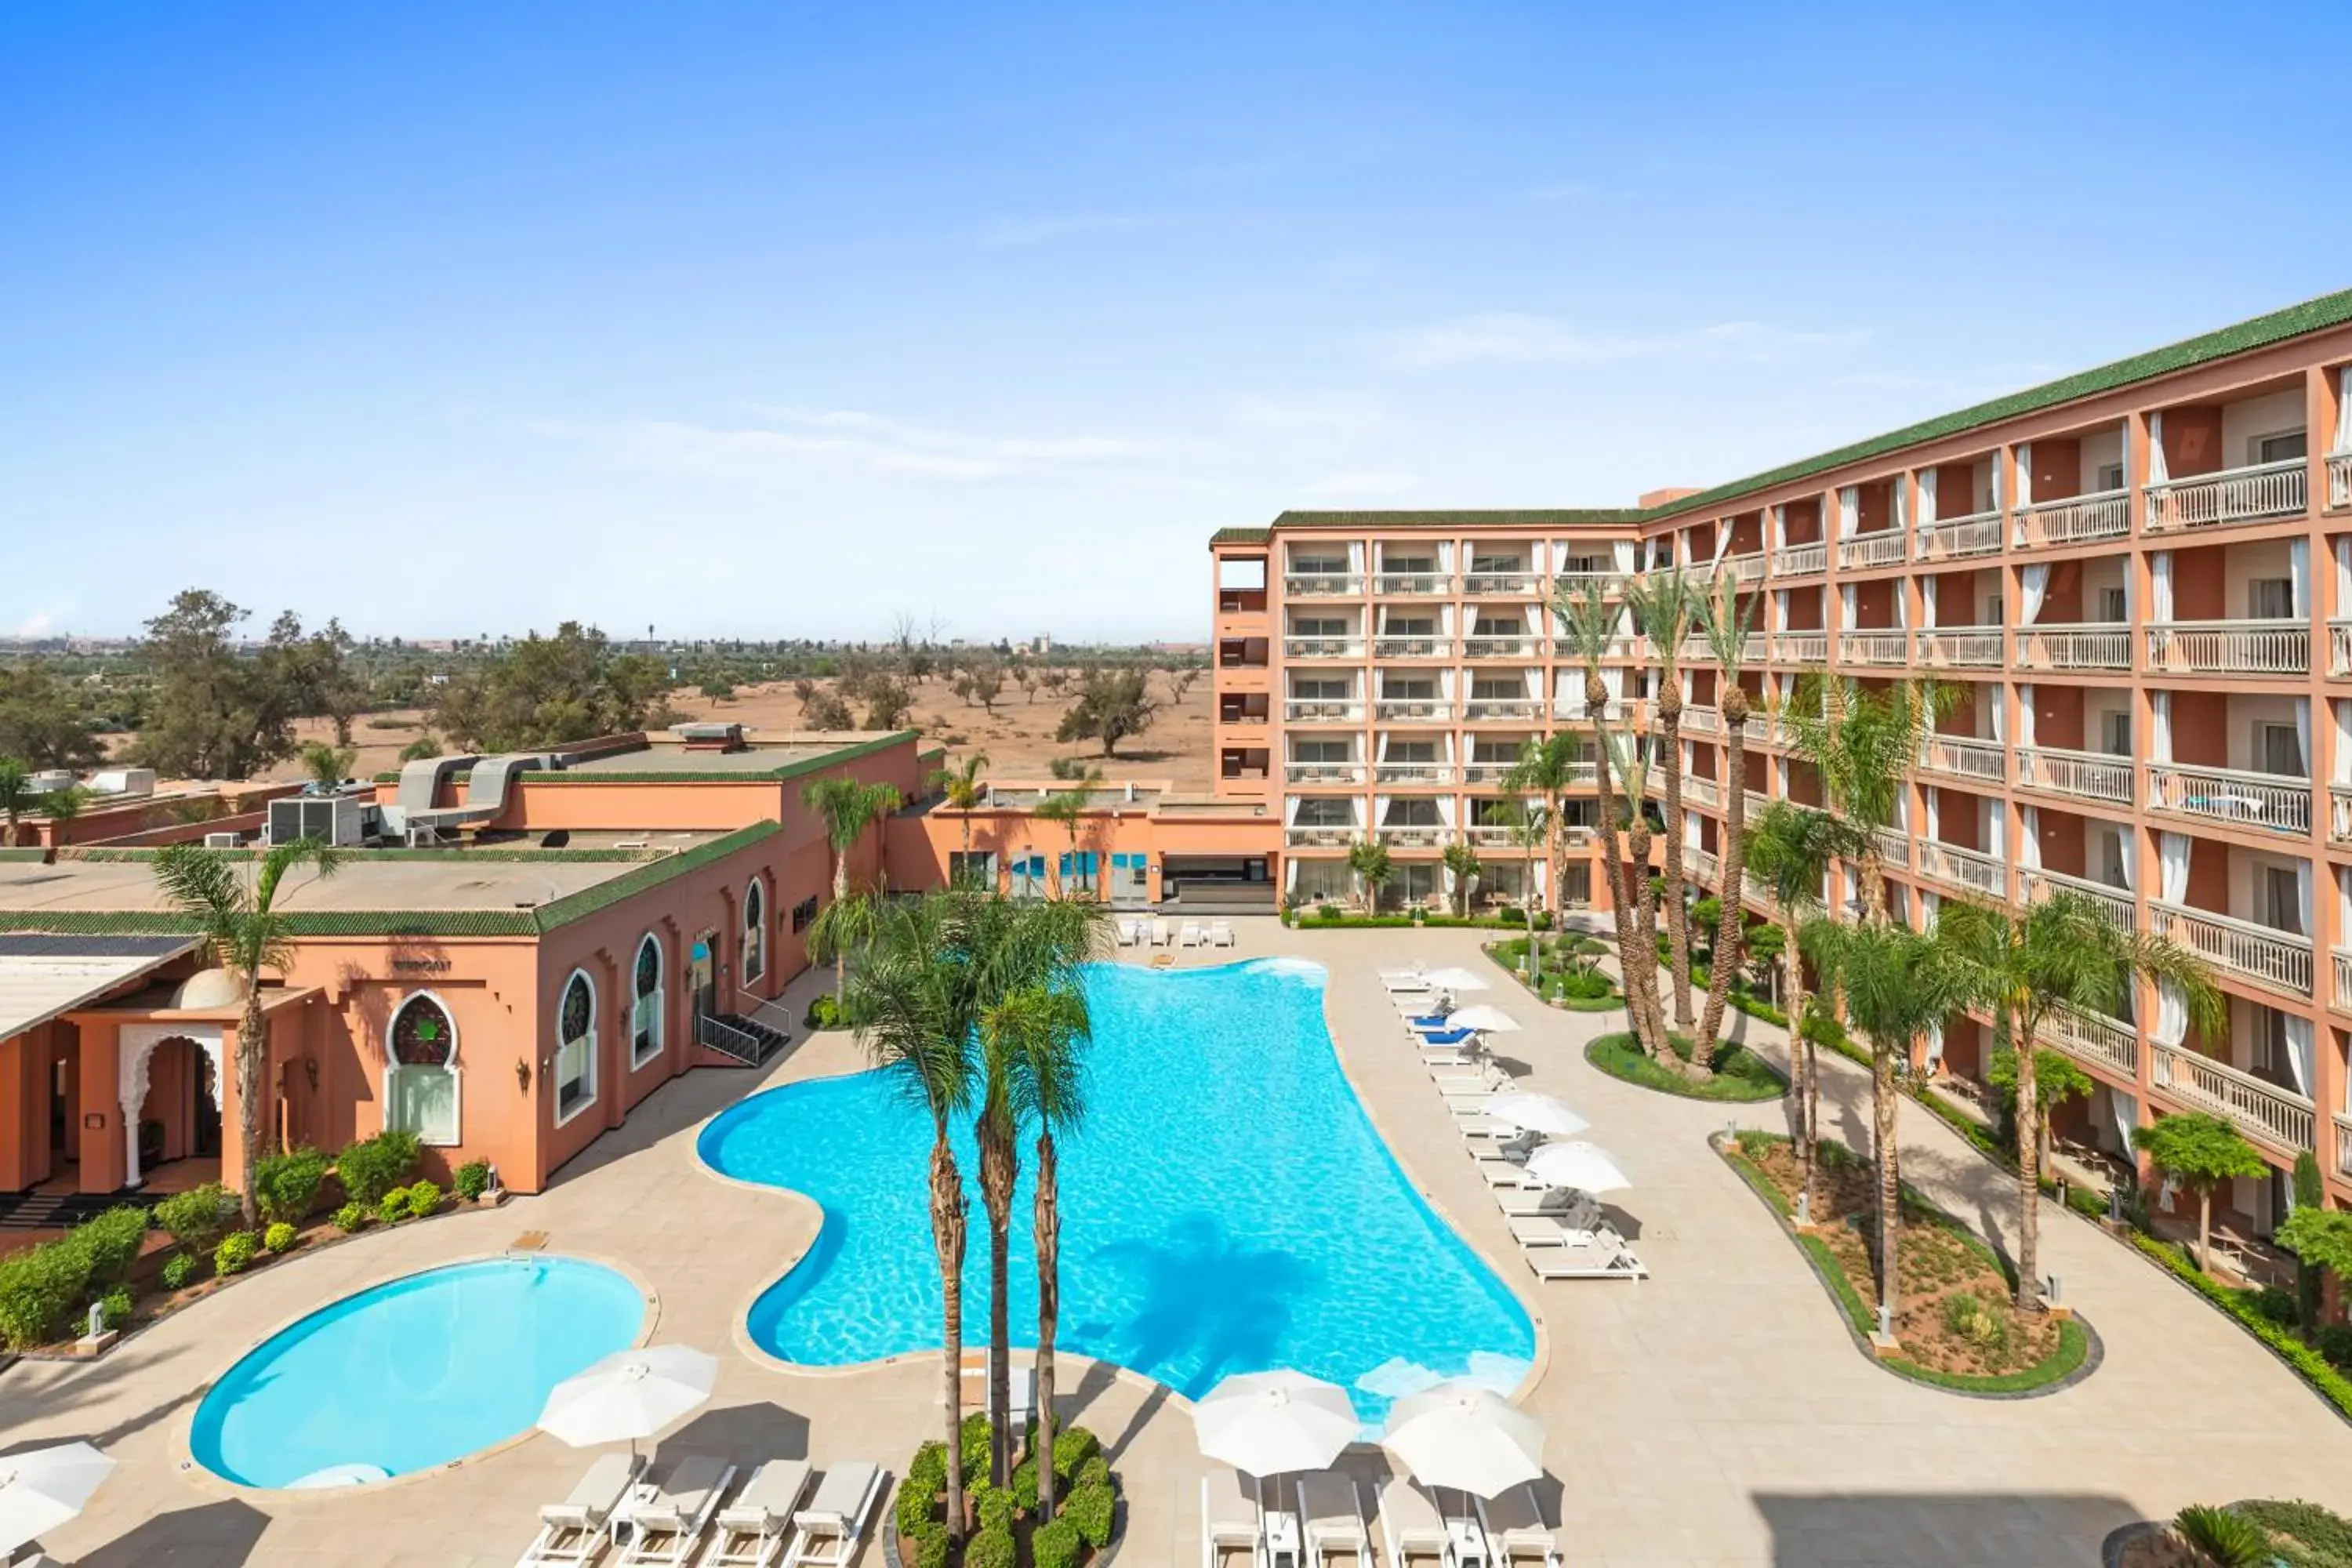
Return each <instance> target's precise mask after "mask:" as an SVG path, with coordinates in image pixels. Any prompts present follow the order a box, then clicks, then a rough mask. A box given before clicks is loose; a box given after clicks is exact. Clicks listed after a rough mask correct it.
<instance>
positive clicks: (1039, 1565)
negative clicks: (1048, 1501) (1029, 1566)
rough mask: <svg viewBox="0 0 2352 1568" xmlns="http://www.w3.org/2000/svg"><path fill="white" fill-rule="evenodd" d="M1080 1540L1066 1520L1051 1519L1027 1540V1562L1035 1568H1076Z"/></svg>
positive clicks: (1075, 1529) (1072, 1526) (1075, 1530)
mask: <svg viewBox="0 0 2352 1568" xmlns="http://www.w3.org/2000/svg"><path fill="white" fill-rule="evenodd" d="M1081 1544H1082V1538H1081V1537H1080V1536H1079V1534H1078V1527H1077V1526H1076V1525H1075V1524H1072V1523H1071V1522H1070V1521H1068V1520H1066V1519H1053V1520H1048V1521H1045V1523H1044V1524H1041V1525H1039V1526H1038V1527H1037V1532H1036V1533H1035V1534H1034V1535H1032V1536H1031V1537H1030V1538H1029V1561H1030V1562H1031V1563H1033V1564H1034V1565H1035V1568H1076V1565H1077V1561H1078V1552H1079V1549H1080V1546H1081Z"/></svg>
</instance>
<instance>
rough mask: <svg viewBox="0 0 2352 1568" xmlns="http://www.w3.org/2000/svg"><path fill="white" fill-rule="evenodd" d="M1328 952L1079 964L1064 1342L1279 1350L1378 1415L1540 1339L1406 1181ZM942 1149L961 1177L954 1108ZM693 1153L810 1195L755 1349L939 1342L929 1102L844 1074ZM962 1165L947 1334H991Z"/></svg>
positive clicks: (1095, 1347)
mask: <svg viewBox="0 0 2352 1568" xmlns="http://www.w3.org/2000/svg"><path fill="white" fill-rule="evenodd" d="M1323 983H1324V972H1323V970H1322V968H1321V966H1319V965H1317V964H1312V963H1302V962H1299V961H1296V960H1258V961H1254V962H1251V963H1240V964H1234V965H1229V966H1226V967H1223V968H1218V969H1208V970H1190V971H1172V972H1171V971H1153V970H1147V969H1142V968H1139V967H1136V966H1133V965H1125V964H1097V965H1095V966H1093V967H1092V968H1091V969H1090V970H1089V971H1088V973H1087V996H1088V1000H1089V1002H1090V1004H1091V1006H1092V1010H1093V1016H1094V1026H1095V1043H1094V1048H1093V1052H1092V1055H1091V1058H1090V1069H1089V1081H1088V1085H1087V1101H1088V1104H1089V1107H1090V1114H1089V1117H1088V1119H1087V1123H1086V1125H1085V1126H1084V1127H1083V1128H1082V1129H1081V1130H1080V1131H1078V1132H1077V1133H1076V1135H1074V1136H1073V1137H1070V1138H1068V1139H1066V1140H1064V1141H1063V1143H1062V1146H1061V1173H1062V1184H1061V1195H1062V1313H1061V1328H1060V1335H1059V1343H1060V1345H1061V1346H1062V1348H1064V1349H1066V1350H1069V1351H1072V1352H1077V1353H1079V1354H1082V1355H1087V1356H1092V1357H1095V1358H1097V1359H1099V1360H1104V1361H1110V1362H1116V1363H1118V1364H1120V1365H1122V1366H1126V1367H1129V1368H1132V1369H1134V1370H1135V1371H1138V1372H1141V1373H1147V1374H1149V1375H1150V1376H1151V1377H1154V1378H1157V1379H1158V1380H1160V1382H1162V1383H1165V1384H1169V1385H1170V1386H1171V1387H1172V1388H1174V1389H1176V1390H1177V1391H1178V1392H1180V1393H1182V1394H1188V1395H1198V1394H1202V1393H1204V1392H1205V1391H1206V1390H1207V1389H1208V1388H1209V1387H1210V1386H1211V1385H1213V1384H1215V1383H1216V1381H1217V1380H1218V1379H1219V1378H1221V1377H1223V1376H1225V1375H1226V1374H1227V1373H1236V1372H1250V1371H1258V1370H1263V1369H1265V1368H1270V1367H1295V1368H1297V1369H1298V1370H1300V1371H1303V1372H1307V1373H1314V1374H1315V1375H1317V1376H1319V1377H1325V1378H1328V1379H1330V1380H1331V1381H1333V1382H1335V1383H1338V1384H1342V1385H1347V1386H1350V1387H1352V1388H1353V1389H1354V1390H1355V1392H1356V1396H1357V1405H1358V1407H1359V1408H1360V1410H1361V1411H1362V1412H1363V1414H1364V1415H1365V1416H1366V1418H1367V1419H1376V1418H1377V1417H1378V1416H1379V1415H1380V1414H1381V1412H1382V1411H1383V1410H1384V1409H1385V1408H1386V1405H1387V1402H1388V1400H1389V1398H1391V1397H1392V1396H1394V1395H1396V1394H1402V1393H1405V1392H1409V1391H1411V1390H1412V1388H1413V1387H1416V1386H1420V1385H1423V1384H1427V1383H1429V1382H1433V1381H1434V1380H1435V1379H1436V1378H1437V1377H1438V1376H1441V1375H1444V1376H1454V1375H1475V1376H1478V1377H1480V1378H1483V1379H1485V1380H1486V1381H1489V1382H1492V1383H1496V1384H1500V1385H1502V1386H1504V1387H1506V1388H1507V1387H1509V1386H1512V1385H1513V1384H1516V1382H1517V1379H1518V1377H1519V1376H1520V1374H1521V1373H1523V1372H1524V1371H1525V1370H1526V1367H1527V1365H1528V1358H1529V1357H1530V1356H1532V1355H1533V1353H1534V1344H1535V1331H1534V1329H1533V1326H1532V1325H1531V1324H1530V1323H1529V1321H1528V1316H1527V1313H1526V1312H1525V1310H1523V1309H1521V1307H1520V1306H1519V1304H1518V1302H1517V1300H1516V1299H1515V1298H1513V1296H1512V1295H1511V1293H1510V1292H1509V1291H1508V1290H1507V1289H1505V1287H1504V1285H1503V1283H1502V1282H1501V1281H1500V1280H1499V1279H1496V1278H1495V1276H1494V1275H1493V1273H1492V1272H1490V1271H1489V1270H1488V1269H1487V1268H1486V1265H1485V1264H1484V1263H1483V1262H1481V1261H1480V1260H1479V1259H1478V1258H1477V1257H1476V1255H1475V1254H1474V1253H1473V1252H1471V1250H1470V1249H1469V1247H1467V1246H1465V1244H1464V1243H1463V1242H1462V1241H1461V1240H1460V1238H1459V1237H1456V1236H1455V1235H1454V1232H1453V1231H1452V1230H1451V1229H1450V1228H1448V1227H1447V1226H1446V1225H1445V1224H1444V1222H1443V1221H1441V1220H1440V1219H1439V1218H1438V1217H1437V1216H1436V1215H1434V1214H1433V1213H1432V1212H1431V1211H1430V1209H1429V1207H1428V1205H1425V1204H1423V1202H1422V1200H1421V1197H1420V1195H1419V1194H1417V1193H1415V1192H1414V1191H1413V1189H1412V1186H1411V1184H1409V1183H1408V1182H1407V1181H1406V1180H1405V1177H1404V1173H1402V1171H1401V1170H1400V1169H1399V1168H1398V1166H1397V1164H1396V1162H1395V1161H1394V1160H1393V1159H1392V1158H1391V1156H1390V1154H1389V1152H1388V1150H1387V1149H1386V1147H1385V1146H1383V1145H1382V1144H1381V1141H1380V1139H1379V1137H1378V1136H1377V1135H1376V1134H1375V1133H1374V1131H1372V1126H1371V1123H1370V1121H1368V1120H1367V1119H1366V1118H1365V1116H1364V1113H1363V1110H1362V1108H1361V1107H1360V1105H1359V1104H1358V1103H1357V1100H1356V1097H1355V1093H1354V1091H1353V1090H1352V1089H1350V1088H1349V1085H1348V1082H1347V1079H1345V1077H1344V1076H1342V1074H1341V1072H1340V1070H1339V1059H1338V1058H1337V1057H1336V1056H1335V1055H1334V1053H1333V1050H1332V1047H1331V1038H1330V1036H1329V1034H1328V1032H1327V1031H1326V1029H1325V1027H1324V1023H1323ZM1031 1142H1032V1140H1031V1139H1029V1138H1027V1137H1024V1141H1023V1151H1022V1160H1023V1172H1022V1175H1023V1181H1022V1187H1021V1191H1020V1193H1019V1195H1018V1196H1017V1198H1016V1199H1015V1203H1014V1210H1013V1213H1014V1223H1013V1274H1012V1277H1013V1294H1012V1321H1013V1339H1014V1342H1016V1343H1018V1344H1023V1345H1027V1344H1031V1343H1033V1342H1034V1336H1035V1328H1036V1301H1037V1291H1036V1262H1035V1256H1034V1252H1033V1251H1032V1249H1031V1247H1030V1239H1029V1214H1030V1203H1031V1193H1030V1190H1029V1181H1028V1177H1029V1174H1030V1172H1029V1169H1028V1167H1029V1165H1030V1164H1031V1163H1032V1161H1033V1158H1034V1155H1033V1152H1032V1149H1031V1147H1030V1144H1031ZM960 1145H961V1146H960V1149H959V1152H958V1158H959V1160H960V1161H961V1163H962V1166H963V1170H964V1174H965V1179H966V1182H967V1183H968V1184H970V1183H971V1182H972V1181H973V1180H974V1177H975V1173H976V1169H977V1164H978V1162H977V1159H976V1157H975V1154H974V1150H973V1146H972V1141H971V1131H970V1128H969V1127H968V1126H967V1127H966V1128H964V1129H963V1130H962V1131H961V1133H960ZM700 1146H701V1152H702V1155H703V1157H704V1159H706V1160H707V1161H709V1163H710V1164H711V1165H712V1166H713V1167H714V1168H715V1169H717V1170H719V1171H721V1172H723V1173H727V1174H729V1175H731V1176H737V1177H740V1178H742V1179H744V1180H747V1181H752V1182H759V1183H763V1184H769V1185H772V1186H778V1187H788V1188H791V1189H793V1190H794V1191H797V1192H801V1193H804V1194H808V1195H809V1196H811V1197H813V1198H814V1199H815V1200H816V1201H817V1202H818V1203H819V1204H821V1205H823V1206H824V1228H823V1230H822V1232H821V1233H820V1235H819V1237H818V1239H817V1242H816V1245H815V1247H814V1248H812V1249H811V1251H810V1253H809V1255H808V1256H807V1257H806V1258H803V1260H802V1261H801V1262H800V1263H799V1264H797V1265H796V1266H795V1267H794V1268H793V1269H792V1271H791V1272H789V1273H787V1274H786V1275H785V1276H784V1277H783V1278H782V1279H780V1280H778V1281H777V1282H776V1283H775V1284H774V1285H773V1286H772V1287H770V1288H769V1289H768V1290H767V1291H766V1292H765V1293H763V1294H762V1295H761V1297H760V1298H759V1300H757V1301H756V1302H754V1304H753V1305H752V1308H751V1319H750V1323H749V1327H750V1330H751V1337H752V1339H753V1340H754V1341H755V1342H757V1343H758V1344H760V1345H761V1347H762V1348H764V1349H766V1350H768V1351H770V1352H772V1353H774V1354H776V1355H778V1356H781V1357H782V1358H783V1359H785V1360H786V1361H791V1362H797V1363H804V1364H812V1365H841V1364H845V1363H855V1362H866V1361H873V1360H877V1359H878V1358H880V1357H883V1356H887V1355H891V1354H894V1353H897V1352H903V1351H909V1350H918V1349H924V1348H931V1347H936V1346H937V1345H938V1344H939V1342H940V1330H939V1322H940V1288H939V1282H938V1265H937V1262H936V1257H937V1255H936V1253H935V1252H934V1251H933V1249H932V1246H931V1237H930V1220H929V1206H928V1200H927V1194H926V1189H925V1170H926V1163H927V1160H928V1157H929V1147H930V1124H929V1120H928V1119H927V1117H926V1116H925V1114H924V1113H923V1112H922V1111H920V1110H918V1109H916V1108H914V1107H913V1106H911V1105H909V1104H908V1102H907V1101H906V1100H904V1099H903V1098H901V1096H900V1095H899V1093H898V1090H897V1089H896V1088H895V1086H894V1085H893V1084H892V1083H891V1082H890V1081H889V1080H888V1079H886V1078H884V1077H883V1076H882V1075H880V1074H877V1073H861V1074H857V1075H856V1076H853V1077H848V1078H838V1079H818V1080H814V1081H812V1082H807V1083H799V1084H792V1085H788V1086H786V1087H784V1088H782V1089H772V1090H770V1091H768V1092H767V1093H764V1094H761V1095H758V1096H755V1097H754V1098H752V1099H751V1100H746V1101H744V1102H743V1103H742V1104H740V1105H738V1106H735V1107H733V1108H732V1109H730V1110H728V1111H727V1112H726V1113H725V1114H723V1115H721V1116H719V1118H717V1119H716V1120H715V1121H712V1122H711V1124H710V1125H709V1127H708V1128H706V1129H705V1130H704V1132H703V1135H702V1141H701V1145H700ZM987 1286H988V1254H987V1229H986V1226H985V1223H984V1215H983V1213H982V1208H981V1205H980V1196H979V1192H978V1189H977V1187H976V1186H974V1187H973V1189H972V1193H971V1246H970V1248H969V1250H968V1252H967V1254H966V1273H965V1281H964V1307H965V1318H964V1333H965V1335H966V1336H967V1342H985V1331H986V1325H987Z"/></svg>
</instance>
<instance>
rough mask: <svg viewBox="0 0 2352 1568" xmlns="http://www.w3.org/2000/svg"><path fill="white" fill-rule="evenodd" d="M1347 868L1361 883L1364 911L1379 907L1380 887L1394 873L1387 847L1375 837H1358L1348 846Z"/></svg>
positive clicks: (1383, 886) (1368, 911)
mask: <svg viewBox="0 0 2352 1568" xmlns="http://www.w3.org/2000/svg"><path fill="white" fill-rule="evenodd" d="M1348 869H1349V872H1350V873H1352V874H1353V875H1354V877H1355V879H1356V880H1357V881H1358V882H1360V883H1361V884H1362V885H1363V889H1364V912H1365V913H1366V914H1370V913H1371V912H1372V911H1373V910H1376V909H1378V908H1380V902H1381V889H1382V888H1385V887H1387V886H1388V882H1389V879H1390V878H1391V877H1392V876H1394V875H1396V868H1395V867H1393V866H1391V865H1390V864H1389V847H1388V846H1387V845H1385V844H1383V843H1381V841H1380V840H1379V839H1377V838H1360V839H1358V840H1357V841H1356V842H1355V843H1353V844H1350V845H1349V846H1348Z"/></svg>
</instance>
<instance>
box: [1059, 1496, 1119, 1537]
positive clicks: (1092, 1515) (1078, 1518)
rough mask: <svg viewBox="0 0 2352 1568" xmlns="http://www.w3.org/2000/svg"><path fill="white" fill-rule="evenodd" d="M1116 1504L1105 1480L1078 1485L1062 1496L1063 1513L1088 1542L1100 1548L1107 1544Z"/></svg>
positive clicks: (1114, 1497) (1115, 1499) (1073, 1527)
mask: <svg viewBox="0 0 2352 1568" xmlns="http://www.w3.org/2000/svg"><path fill="white" fill-rule="evenodd" d="M1117 1506H1118V1504H1117V1498H1116V1496H1115V1494H1114V1493H1113V1492H1112V1491H1111V1489H1110V1486H1109V1484H1108V1482H1105V1483H1103V1484H1101V1485H1098V1486H1091V1487H1077V1488H1075V1489H1072V1490H1071V1492H1070V1495H1069V1496H1068V1497H1066V1498H1065V1499H1063V1500H1062V1517H1063V1518H1064V1519H1066V1520H1068V1521H1070V1526H1071V1528H1072V1529H1074V1530H1076V1531H1077V1532H1078V1533H1079V1534H1080V1535H1082V1536H1084V1537H1085V1538H1086V1542H1087V1545H1088V1546H1091V1547H1093V1548H1094V1549H1095V1550H1096V1551H1097V1552H1099V1551H1101V1550H1102V1549H1103V1548H1104V1547H1106V1546H1108V1545H1109V1544H1110V1530H1111V1521H1112V1517H1113V1514H1114V1512H1115V1511H1116V1509H1117Z"/></svg>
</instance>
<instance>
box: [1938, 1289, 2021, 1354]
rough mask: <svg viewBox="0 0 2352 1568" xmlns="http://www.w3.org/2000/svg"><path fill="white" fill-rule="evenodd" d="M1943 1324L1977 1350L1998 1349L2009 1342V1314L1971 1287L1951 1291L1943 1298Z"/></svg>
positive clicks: (1999, 1304) (2000, 1305)
mask: <svg viewBox="0 0 2352 1568" xmlns="http://www.w3.org/2000/svg"><path fill="white" fill-rule="evenodd" d="M1944 1327H1945V1328H1947V1329H1948V1330H1949V1331H1951V1332H1953V1333H1955V1334H1957V1335H1958V1336H1959V1337H1960V1338H1961V1339H1963V1340H1966V1341H1967V1342H1969V1343H1970V1344H1972V1345H1974V1346H1976V1347H1977V1348H1978V1349H1979V1350H1984V1351H1999V1350H2000V1349H2001V1348H2003V1347H2004V1346H2006V1345H2007V1344H2008V1343H2009V1315H2008V1313H2007V1312H2006V1311H2005V1310H2003V1309H2002V1304H2001V1303H2000V1302H1998V1301H1987V1300H1984V1299H1983V1298H1981V1297H1979V1296H1978V1295H1977V1294H1976V1293H1975V1292H1974V1291H1971V1290H1955V1291H1953V1292H1952V1293H1951V1294H1950V1295H1948V1296H1947V1297H1945V1298H1944Z"/></svg>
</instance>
